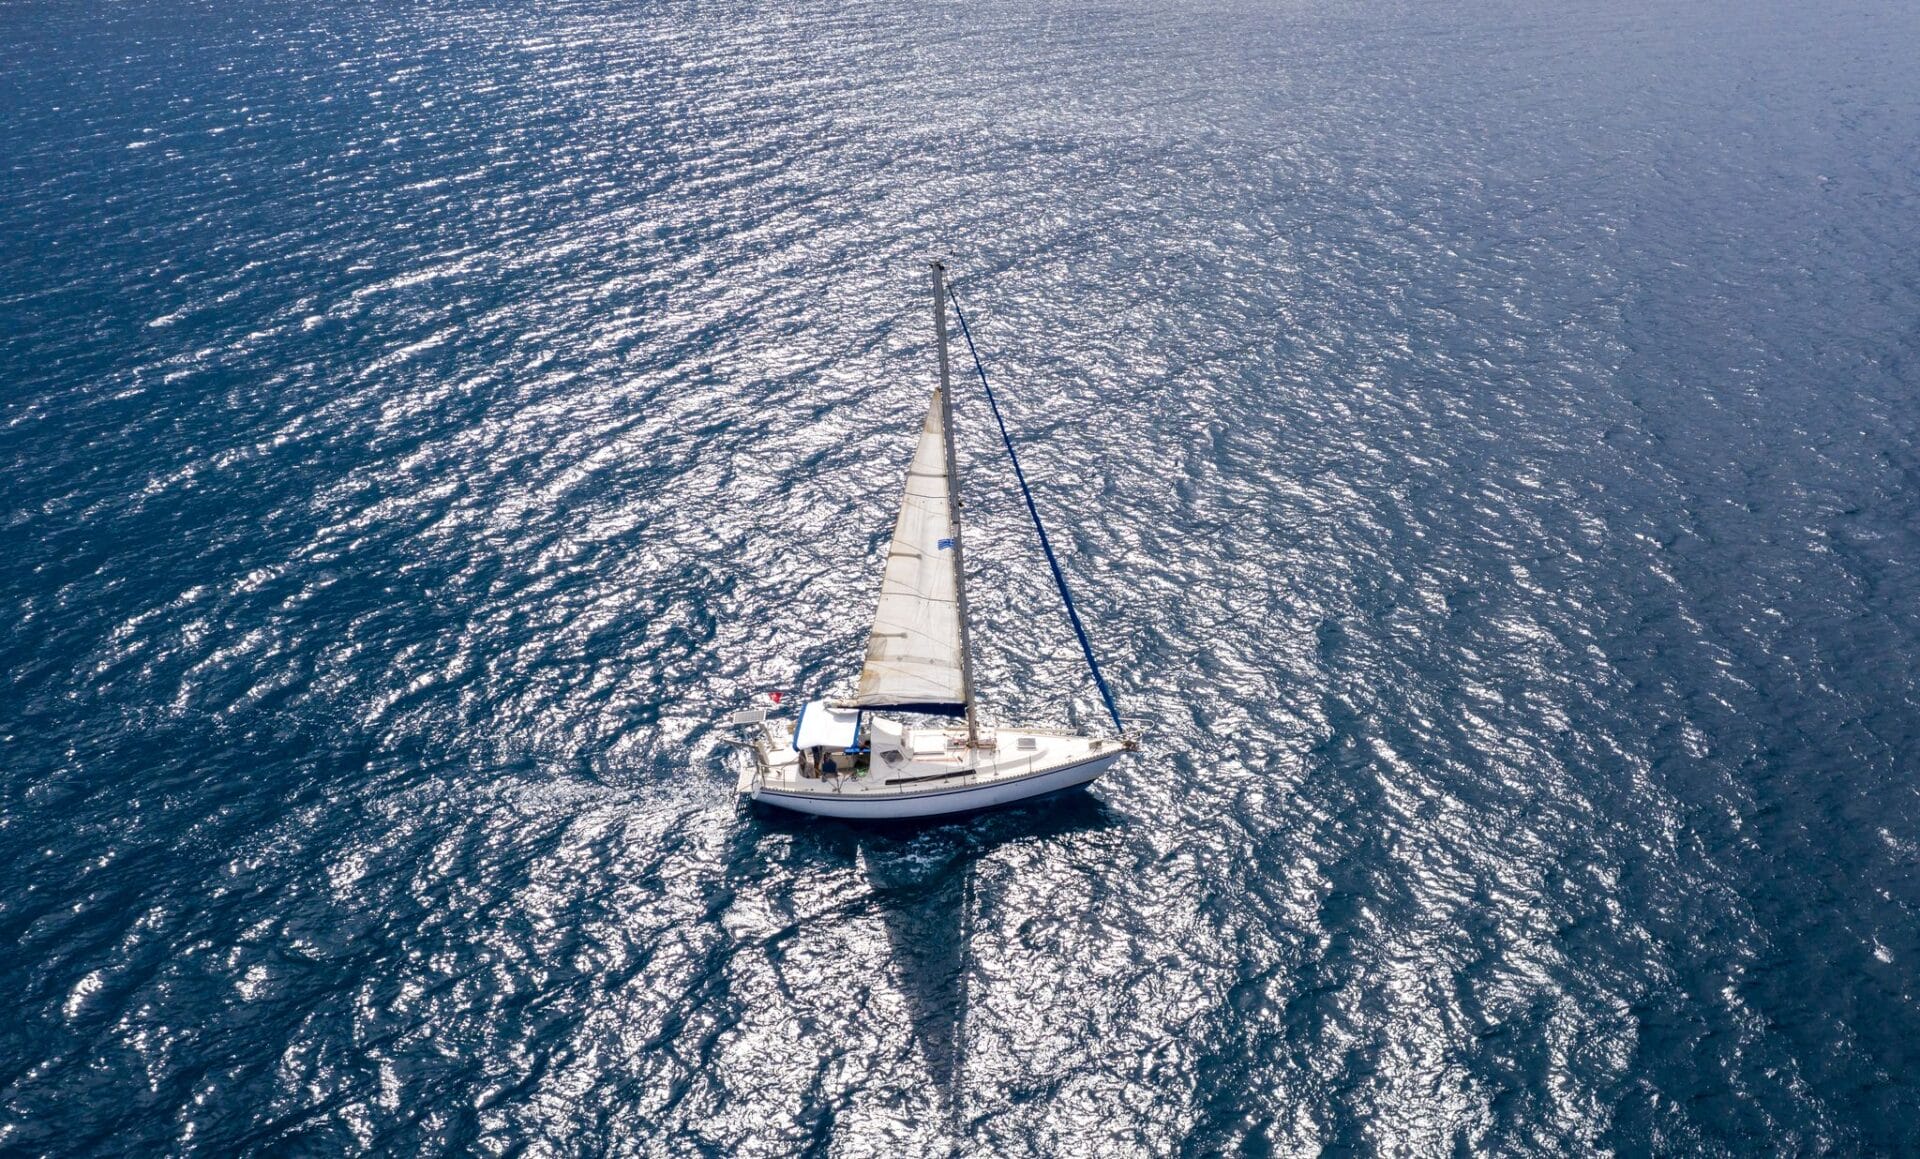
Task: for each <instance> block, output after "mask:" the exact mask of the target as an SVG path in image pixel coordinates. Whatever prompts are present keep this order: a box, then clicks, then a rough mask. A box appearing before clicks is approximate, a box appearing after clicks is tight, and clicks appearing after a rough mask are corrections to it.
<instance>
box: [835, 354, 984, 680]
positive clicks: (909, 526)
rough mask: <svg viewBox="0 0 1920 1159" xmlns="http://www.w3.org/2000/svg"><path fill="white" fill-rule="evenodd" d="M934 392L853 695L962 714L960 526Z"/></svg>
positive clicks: (964, 674)
mask: <svg viewBox="0 0 1920 1159" xmlns="http://www.w3.org/2000/svg"><path fill="white" fill-rule="evenodd" d="M943 401H944V400H943V399H942V398H941V395H940V392H939V391H935V392H934V394H933V400H932V402H931V403H930V404H929V405H928V406H927V421H926V424H925V425H924V426H922V427H921V428H920V445H919V447H918V448H917V449H915V451H914V452H913V464H912V465H911V466H910V467H908V468H907V487H906V493H905V494H904V495H903V496H901V499H900V518H899V520H898V521H897V522H896V523H895V524H894V526H893V544H892V546H890V547H889V548H888V549H887V568H886V572H885V574H884V575H883V576H882V577H881V580H880V606H879V608H878V609H876V611H875V612H874V617H873V635H872V636H870V637H869V638H868V640H867V663H866V666H865V667H864V668H862V669H861V670H860V688H859V691H858V693H857V694H856V695H855V696H854V698H853V702H854V703H855V704H857V705H860V706H862V707H874V706H878V705H893V706H897V707H910V708H913V709H915V710H918V711H921V712H938V713H949V714H954V715H958V714H959V713H962V712H964V711H965V710H966V706H967V696H968V689H967V671H966V644H965V639H964V637H963V635H962V632H961V623H960V617H961V606H960V583H959V563H958V560H959V555H960V552H959V544H958V542H957V537H958V529H957V528H955V527H954V526H953V522H952V521H953V511H954V507H953V495H952V492H953V472H952V470H951V460H950V459H949V457H948V451H947V430H946V415H945V413H944V412H945V409H946V408H945V406H944V405H943Z"/></svg>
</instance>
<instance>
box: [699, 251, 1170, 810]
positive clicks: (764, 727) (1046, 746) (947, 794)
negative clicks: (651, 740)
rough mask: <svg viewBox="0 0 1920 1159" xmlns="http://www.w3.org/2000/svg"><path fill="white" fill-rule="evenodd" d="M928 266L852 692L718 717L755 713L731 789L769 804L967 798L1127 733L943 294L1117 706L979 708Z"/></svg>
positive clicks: (1001, 792) (1092, 765)
mask: <svg viewBox="0 0 1920 1159" xmlns="http://www.w3.org/2000/svg"><path fill="white" fill-rule="evenodd" d="M932 272H933V318H934V338H935V345H936V348H937V350H938V352H939V362H940V385H939V387H938V388H937V389H935V390H934V392H933V397H932V398H931V399H930V400H929V401H928V404H927V417H926V421H925V422H924V423H922V424H921V427H920V439H919V443H918V445H917V446H916V447H915V449H914V453H913V460H912V462H911V463H910V464H909V466H908V467H907V479H906V486H905V488H904V493H903V495H902V496H901V500H900V513H899V516H898V518H897V519H896V521H895V523H894V530H893V540H892V543H891V544H890V545H889V546H888V548H887V561H886V567H885V570H884V573H883V575H882V578H881V581H880V599H879V603H878V605H877V606H876V608H875V610H874V618H873V631H872V633H871V634H870V635H869V637H868V639H867V655H866V662H865V664H864V666H863V667H862V668H861V671H860V678H859V683H858V685H857V687H856V688H855V690H854V692H853V694H852V695H851V696H847V697H842V698H838V699H832V698H821V699H816V700H811V701H808V702H807V703H805V704H804V705H802V707H801V709H800V711H799V713H798V714H797V715H796V716H795V717H794V718H793V719H791V720H788V719H785V718H784V717H775V716H772V715H771V714H769V713H768V712H767V711H766V710H764V709H749V710H746V711H743V712H737V713H735V714H733V716H732V718H731V720H730V723H732V724H734V725H737V726H750V727H753V728H754V729H755V731H754V734H753V738H752V740H751V741H750V742H748V743H746V744H744V745H743V746H742V747H744V748H746V749H747V750H748V751H749V752H750V753H751V756H752V760H751V762H750V763H748V764H746V765H745V767H743V768H742V770H741V772H740V778H739V791H740V793H741V794H743V795H745V796H747V797H749V798H751V799H752V800H754V801H757V802H760V803H762V804H765V805H773V806H778V807H780V808H784V809H792V810H795V811H798V812H801V813H812V814H816V815H819V816H826V817H845V818H854V819H866V820H905V819H910V818H917V817H937V816H941V815H944V814H950V813H964V812H971V811H973V810H976V809H984V808H988V807H991V806H995V805H1006V804H1011V803H1012V802H1015V801H1024V800H1029V799H1031V798H1034V797H1041V796H1047V795H1051V794H1054V793H1059V792H1063V791H1065V790H1069V789H1075V788H1079V787H1080V786H1083V785H1087V784H1090V783H1092V781H1093V780H1094V779H1095V778H1096V777H1098V776H1100V774H1102V773H1104V772H1106V771H1107V769H1109V768H1110V767H1112V765H1113V763H1114V762H1115V761H1117V760H1119V759H1120V757H1121V756H1122V755H1123V754H1125V753H1127V752H1131V751H1133V750H1134V748H1135V747H1136V745H1135V741H1134V739H1133V738H1132V737H1131V736H1129V735H1128V734H1127V733H1126V731H1125V729H1124V728H1123V727H1122V726H1121V723H1120V713H1119V711H1118V709H1117V708H1115V706H1114V702H1113V695H1112V692H1111V690H1110V689H1109V688H1108V687H1107V683H1106V679H1105V677H1104V676H1102V675H1101V672H1100V666H1099V663H1098V662H1097V661H1096V660H1095V659H1094V654H1093V646H1092V644H1091V643H1090V642H1089V641H1088V638H1087V634H1086V628H1085V626H1084V625H1083V624H1082V623H1081V620H1080V615H1079V612H1078V611H1077V610H1076V609H1075V608H1074V605H1073V596H1072V594H1071V593H1070V592H1069V591H1068V589H1067V583H1066V576H1065V574H1064V573H1063V572H1062V571H1061V570H1060V564H1059V561H1058V559H1057V558H1056V557H1055V556H1054V553H1053V548H1052V546H1051V544H1050V543H1049V542H1048V540H1047V533H1046V528H1045V527H1044V526H1042V525H1041V523H1040V515H1039V511H1038V509H1037V508H1036V507H1035V506H1034V504H1033V494H1032V492H1031V491H1030V490H1029V489H1028V488H1027V485H1026V477H1025V475H1024V474H1023V473H1022V472H1021V470H1020V460H1019V456H1018V455H1017V454H1015V453H1014V449H1013V440H1012V438H1011V437H1010V436H1009V435H1008V434H1007V430H1006V423H1005V421H1004V420H1002V419H1001V418H1000V410H999V404H998V402H997V401H996V400H995V399H994V397H993V388H992V387H991V386H989V385H988V384H987V375H986V370H985V368H984V367H983V366H982V364H981V362H980V357H979V353H978V351H977V350H974V349H973V335H972V332H971V331H970V330H969V329H968V328H967V324H966V315H965V314H964V313H961V312H960V302H959V299H958V298H957V297H954V298H953V304H954V311H955V314H956V316H957V317H958V318H959V319H960V325H961V330H962V333H963V334H964V335H965V336H966V339H967V346H968V348H969V350H971V351H973V360H974V368H975V370H977V371H978V372H979V375H980V383H981V386H982V387H983V388H984V389H985V390H986V393H987V401H988V403H989V405H990V406H991V408H992V411H993V415H994V420H995V422H996V423H997V424H998V425H999V427H1000V435H1001V440H1002V442H1003V443H1005V445H1006V449H1007V454H1008V456H1009V457H1010V458H1011V459H1012V461H1013V469H1014V474H1015V477H1016V478H1017V479H1018V480H1019V483H1020V490H1021V493H1022V494H1023V495H1024V496H1025V497H1026V502H1027V512H1028V514H1029V515H1031V516H1032V518H1033V525H1034V528H1035V530H1036V531H1037V532H1038V534H1039V537H1040V546H1041V549H1042V550H1043V551H1044V552H1045V554H1046V557H1047V562H1048V564H1049V565H1050V566H1051V567H1052V569H1053V577H1054V580H1055V582H1056V584H1057V585H1058V587H1059V591H1060V596H1061V599H1062V600H1063V602H1064V603H1065V605H1066V611H1067V617H1068V620H1069V621H1070V622H1071V623H1072V625H1073V629H1074V632H1075V634H1076V635H1077V636H1078V637H1079V639H1080V645H1081V649H1082V651H1083V653H1084V654H1085V657H1086V660H1087V664H1088V666H1089V667H1090V668H1091V670H1092V672H1093V678H1094V683H1095V685H1096V686H1097V687H1098V689H1099V691H1100V696H1101V699H1102V701H1103V702H1104V703H1105V705H1106V708H1107V712H1108V715H1109V716H1110V717H1111V719H1112V721H1113V735H1111V736H1086V735H1081V734H1079V733H1073V732H1065V731H1061V730H1058V729H1050V728H1042V727H1028V726H1018V727H1012V726H996V725H992V724H988V723H985V722H983V721H981V719H980V713H979V704H978V700H977V698H976V696H975V689H974V684H973V660H972V647H971V641H970V639H969V635H968V619H967V586H966V571H965V566H964V559H963V556H962V550H961V536H960V501H959V472H958V469H957V464H956V461H955V457H954V446H953V392H952V385H951V381H950V372H949V365H948V356H947V309H946V307H947V301H948V299H949V298H950V297H953V296H952V295H951V293H950V292H949V291H948V289H947V285H946V267H945V266H944V265H943V264H942V263H940V262H934V263H933V271H932Z"/></svg>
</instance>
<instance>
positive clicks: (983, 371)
mask: <svg viewBox="0 0 1920 1159" xmlns="http://www.w3.org/2000/svg"><path fill="white" fill-rule="evenodd" d="M947 297H948V298H950V299H952V301H953V313H954V317H956V318H958V319H960V335H961V337H963V338H965V339H966V340H967V353H969V354H971V355H973V369H974V370H975V371H976V372H977V373H978V374H979V375H980V387H981V389H983V390H985V391H986V392H987V406H988V408H989V409H991V410H992V411H993V421H994V423H995V424H996V425H998V426H999V428H1000V441H1001V442H1002V443H1004V444H1006V448H1007V458H1009V459H1011V460H1012V461H1013V477H1014V479H1015V480H1016V481H1018V482H1019V484H1020V494H1021V496H1022V497H1023V498H1024V499H1026V501H1027V514H1028V515H1031V516H1032V517H1033V529H1034V531H1035V532H1037V533H1039V536H1040V550H1041V551H1042V552H1044V553H1046V557H1047V566H1048V567H1050V568H1052V569H1053V582H1054V583H1055V584H1056V585H1058V587H1059V588H1060V599H1061V601H1062V602H1063V603H1065V604H1066V605H1067V619H1068V620H1070V621H1071V622H1072V623H1073V634H1074V635H1076V636H1078V637H1080V651H1081V652H1083V653H1085V655H1086V657H1087V667H1088V668H1089V669H1090V670H1091V671H1092V672H1093V683H1094V685H1095V686H1096V687H1098V688H1099V689H1100V699H1101V701H1103V702H1104V703H1105V704H1106V706H1107V715H1108V716H1110V717H1112V718H1113V729H1114V731H1115V732H1117V733H1120V734H1121V735H1122V736H1124V735H1126V731H1127V729H1126V726H1125V725H1123V724H1121V723H1120V710H1119V709H1118V708H1115V707H1114V704H1113V692H1112V691H1111V690H1110V689H1108V688H1107V678H1106V677H1105V676H1102V675H1101V674H1100V661H1098V660H1096V659H1094V656H1093V642H1092V641H1090V640H1088V639H1087V629H1086V627H1085V626H1084V625H1083V624H1081V622H1080V612H1079V610H1078V609H1077V608H1075V607H1074V606H1073V593H1072V592H1070V591H1068V590H1067V576H1066V573H1065V572H1063V571H1061V570H1060V560H1059V558H1058V557H1057V556H1055V555H1054V554H1053V544H1052V543H1050V542H1048V540H1047V529H1046V527H1045V525H1043V524H1042V523H1041V522H1040V509H1039V508H1037V507H1035V506H1034V505H1033V492H1032V491H1031V490H1030V489H1028V487H1027V475H1026V472H1025V471H1022V470H1021V469H1020V456H1019V455H1018V454H1016V453H1015V452H1014V449H1013V437H1012V436H1011V435H1009V434H1007V422H1006V420H1005V419H1003V418H1001V417H1000V403H999V402H998V401H996V400H995V399H994V397H993V387H992V386H991V385H989V384H988V382H987V368H986V367H985V366H984V365H982V364H981V362H980V350H979V348H978V347H976V346H975V345H974V344H973V331H972V330H971V329H969V328H968V326H967V314H966V311H964V310H962V309H961V308H960V297H959V295H958V294H955V293H954V292H953V287H952V286H948V287H947Z"/></svg>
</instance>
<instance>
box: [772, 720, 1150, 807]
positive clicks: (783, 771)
mask: <svg viewBox="0 0 1920 1159" xmlns="http://www.w3.org/2000/svg"><path fill="white" fill-rule="evenodd" d="M871 728H872V735H871V738H870V745H869V755H868V757H867V759H866V761H865V762H864V767H858V768H856V769H854V770H851V771H847V772H841V773H838V774H836V775H831V776H821V775H813V773H812V771H811V770H809V769H807V768H806V767H805V766H804V765H803V762H802V761H801V757H800V753H799V752H797V751H795V749H794V747H793V723H792V722H791V721H786V720H769V721H766V722H764V723H763V724H762V725H761V730H760V734H759V735H758V736H757V737H755V739H754V742H753V746H752V747H753V761H752V763H751V764H750V765H749V767H747V768H746V769H744V770H742V772H741V775H740V786H739V787H740V791H741V792H742V793H746V794H749V795H752V796H753V797H755V798H756V799H767V798H772V803H783V802H782V801H780V800H779V798H786V797H804V798H823V799H825V798H838V799H841V800H848V799H864V800H873V799H877V798H893V799H900V798H912V797H923V796H924V797H932V796H936V795H945V794H949V793H954V792H956V791H963V790H987V789H991V788H995V787H999V786H1007V787H1009V788H1012V787H1015V786H1016V783H1019V782H1025V781H1028V780H1030V779H1031V780H1035V781H1039V780H1042V779H1044V778H1045V777H1047V776H1048V775H1049V774H1054V773H1057V772H1060V771H1062V770H1067V769H1072V768H1076V767H1080V766H1088V765H1091V764H1095V763H1097V764H1098V765H1099V768H1098V769H1090V770H1089V776H1088V777H1087V778H1086V779H1087V780H1091V779H1092V777H1093V776H1095V775H1098V772H1099V771H1100V770H1101V769H1104V768H1105V766H1106V765H1107V764H1108V763H1111V761H1112V759H1113V758H1115V757H1117V756H1119V755H1120V754H1121V753H1122V752H1124V751H1125V747H1124V745H1123V744H1122V742H1120V741H1118V740H1113V739H1109V738H1104V737H1086V736H1079V735H1077V734H1074V733H1067V732H1059V731H1055V730H1050V729H1039V728H991V729H981V730H980V737H979V740H980V744H979V747H978V748H975V749H973V750H971V751H970V750H968V748H967V747H966V741H967V732H966V729H964V728H958V727H953V726H934V727H927V728H913V727H908V726H904V725H902V724H900V723H899V722H896V721H890V720H885V719H882V718H874V719H872V721H871Z"/></svg>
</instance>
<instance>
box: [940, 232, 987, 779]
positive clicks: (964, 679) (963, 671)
mask: <svg viewBox="0 0 1920 1159" xmlns="http://www.w3.org/2000/svg"><path fill="white" fill-rule="evenodd" d="M933 333H934V337H935V340H936V344H937V345H938V347H939V349H940V425H941V426H942V427H943V428H944V429H945V431H946V437H947V522H948V524H949V527H950V532H951V536H952V539H953V595H954V602H955V603H956V604H957V605H958V606H959V611H960V688H961V693H962V695H963V696H964V698H965V700H966V703H967V749H968V751H972V750H973V749H975V748H977V747H978V746H979V740H980V736H979V726H978V724H977V723H976V721H975V719H974V710H973V648H972V646H971V645H970V644H969V643H968V641H967V561H966V556H964V555H962V554H961V553H960V464H959V462H958V461H957V460H956V458H955V456H954V453H953V390H952V385H951V382H950V379H949V375H948V370H947V267H946V266H945V265H943V264H941V263H940V262H938V261H936V262H934V263H933Z"/></svg>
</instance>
